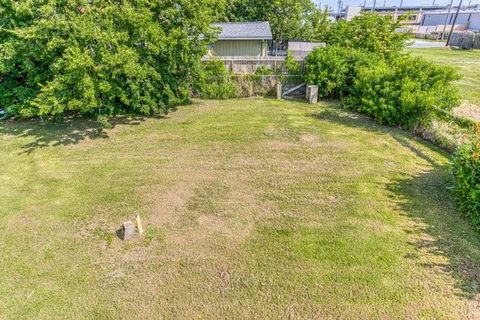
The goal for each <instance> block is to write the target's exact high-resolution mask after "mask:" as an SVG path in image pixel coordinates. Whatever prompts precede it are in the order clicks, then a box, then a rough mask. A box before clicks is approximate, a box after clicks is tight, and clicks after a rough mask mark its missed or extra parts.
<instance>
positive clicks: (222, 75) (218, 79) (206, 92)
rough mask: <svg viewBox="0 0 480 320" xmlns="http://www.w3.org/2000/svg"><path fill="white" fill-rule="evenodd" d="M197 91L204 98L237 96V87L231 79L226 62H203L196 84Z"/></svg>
mask: <svg viewBox="0 0 480 320" xmlns="http://www.w3.org/2000/svg"><path fill="white" fill-rule="evenodd" d="M196 92H197V94H198V96H199V97H200V98H203V99H228V98H234V97H236V87H235V85H234V84H233V83H232V81H231V79H230V75H229V74H228V71H227V68H226V67H225V64H224V63H223V62H222V61H220V60H207V61H204V62H203V66H202V68H201V71H200V76H199V78H198V81H197V84H196Z"/></svg>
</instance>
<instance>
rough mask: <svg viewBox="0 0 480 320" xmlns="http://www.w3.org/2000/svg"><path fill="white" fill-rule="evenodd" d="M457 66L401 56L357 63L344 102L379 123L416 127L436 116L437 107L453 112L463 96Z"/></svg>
mask: <svg viewBox="0 0 480 320" xmlns="http://www.w3.org/2000/svg"><path fill="white" fill-rule="evenodd" d="M458 78H459V76H458V74H457V73H456V71H455V70H454V69H453V68H450V67H446V66H440V65H436V64H433V63H430V62H427V61H425V60H422V59H414V58H411V57H409V56H399V57H397V58H395V59H389V60H378V62H377V63H375V64H374V65H372V64H370V65H357V68H356V71H355V78H354V81H353V83H352V85H351V86H349V89H348V97H347V98H346V99H344V103H345V105H346V106H347V107H349V108H350V109H353V110H355V111H358V112H361V113H365V114H367V115H369V116H371V117H372V118H374V119H375V120H376V121H377V122H379V123H382V124H387V125H401V126H405V127H409V128H412V127H414V126H416V125H418V124H420V123H422V122H423V123H425V122H426V121H427V120H429V119H430V117H431V116H433V115H435V113H436V111H435V108H438V109H441V110H445V111H449V110H451V109H452V108H453V107H454V106H456V105H457V104H458V101H459V98H458V94H457V91H456V89H455V88H454V87H453V86H452V82H453V81H454V80H457V79H458Z"/></svg>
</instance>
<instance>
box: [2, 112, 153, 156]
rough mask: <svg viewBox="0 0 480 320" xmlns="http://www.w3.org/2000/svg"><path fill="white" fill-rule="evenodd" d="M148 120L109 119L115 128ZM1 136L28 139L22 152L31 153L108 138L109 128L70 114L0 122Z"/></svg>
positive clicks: (130, 118)
mask: <svg viewBox="0 0 480 320" xmlns="http://www.w3.org/2000/svg"><path fill="white" fill-rule="evenodd" d="M143 121H145V118H144V117H139V116H117V117H114V118H111V119H110V120H109V122H110V124H111V125H112V128H114V127H116V126H118V125H139V124H140V123H142V122H143ZM0 135H7V136H13V137H15V138H33V141H32V139H27V140H29V141H30V142H27V143H25V144H24V145H23V146H22V149H23V152H21V154H22V153H26V154H30V153H32V152H34V151H35V150H37V149H41V148H45V147H49V146H61V145H63V146H68V145H72V144H77V143H79V142H81V141H83V140H86V139H90V140H97V139H107V138H108V130H105V129H103V128H102V127H101V126H100V124H99V123H98V122H96V121H95V120H93V119H85V118H79V117H74V116H72V117H67V118H65V119H64V121H62V122H61V123H60V122H52V121H41V120H39V119H35V120H7V121H0Z"/></svg>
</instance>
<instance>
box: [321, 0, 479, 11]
mask: <svg viewBox="0 0 480 320" xmlns="http://www.w3.org/2000/svg"><path fill="white" fill-rule="evenodd" d="M364 1H365V0H343V3H344V7H345V6H348V5H363V3H364ZM373 1H374V0H367V7H368V6H372V5H373ZM384 1H385V3H386V5H387V6H390V5H391V6H394V5H396V6H398V5H400V1H401V0H377V6H383V2H384ZM450 1H451V0H436V1H435V4H442V5H446V4H450ZM314 2H316V3H317V4H320V5H321V6H322V7H324V6H325V5H329V6H332V7H333V8H334V11H337V8H338V0H314ZM459 2H460V0H453V3H454V5H455V4H458V3H459ZM470 2H471V4H480V0H463V4H464V5H467V4H469V3H470ZM432 4H433V0H403V5H406V6H408V5H432Z"/></svg>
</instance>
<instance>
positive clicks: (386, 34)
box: [327, 12, 411, 58]
mask: <svg viewBox="0 0 480 320" xmlns="http://www.w3.org/2000/svg"><path fill="white" fill-rule="evenodd" d="M405 17H406V16H405ZM401 26H402V24H401V19H398V20H396V21H395V20H394V19H393V17H392V16H390V15H384V16H382V15H379V14H376V13H369V12H364V13H362V14H361V15H359V16H357V17H355V18H353V19H352V20H351V21H346V20H340V21H338V22H337V23H336V24H335V25H334V28H333V30H332V31H331V32H330V34H329V37H328V39H327V43H328V44H329V45H336V46H342V47H344V48H350V49H362V50H365V51H368V52H371V53H375V54H378V55H380V56H382V57H385V58H390V57H394V56H396V55H399V54H401V53H402V50H403V48H404V47H405V44H406V42H407V41H408V40H409V39H410V38H411V35H410V34H406V33H400V32H397V29H398V28H400V27H401Z"/></svg>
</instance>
